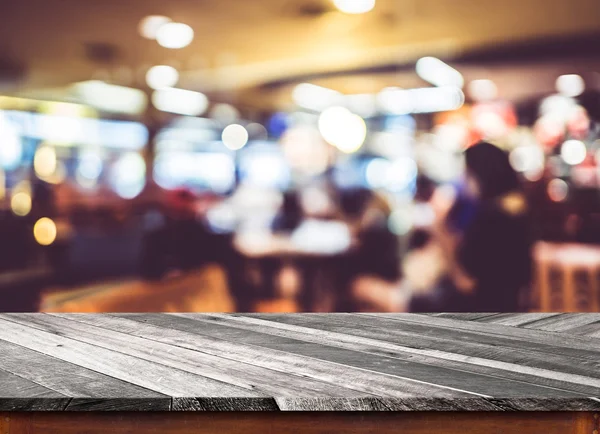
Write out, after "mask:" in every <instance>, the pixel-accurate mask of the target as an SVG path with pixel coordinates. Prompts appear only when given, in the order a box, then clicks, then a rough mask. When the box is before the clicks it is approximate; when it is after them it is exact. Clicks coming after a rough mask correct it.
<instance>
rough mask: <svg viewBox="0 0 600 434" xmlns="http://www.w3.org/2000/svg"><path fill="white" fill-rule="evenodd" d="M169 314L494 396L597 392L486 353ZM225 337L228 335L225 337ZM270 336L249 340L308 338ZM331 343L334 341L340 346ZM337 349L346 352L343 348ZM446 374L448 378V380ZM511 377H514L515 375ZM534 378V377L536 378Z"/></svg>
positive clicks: (267, 342) (265, 343)
mask: <svg viewBox="0 0 600 434" xmlns="http://www.w3.org/2000/svg"><path fill="white" fill-rule="evenodd" d="M172 315H176V316H181V317H185V318H190V319H196V320H198V321H210V320H209V317H210V316H214V317H215V318H216V320H217V321H218V322H217V324H221V325H228V326H231V327H234V328H240V329H241V332H240V335H241V336H244V335H246V334H247V332H248V331H259V332H260V333H267V334H271V335H274V336H280V337H284V338H293V339H297V340H299V341H306V342H313V343H319V344H321V345H327V346H329V347H330V348H329V349H328V350H327V352H323V351H321V353H320V354H319V353H315V354H313V357H318V358H321V359H323V360H330V361H331V360H332V357H333V358H335V357H336V356H337V355H338V354H340V351H339V350H340V349H344V350H346V349H347V350H352V351H353V352H356V353H357V354H362V358H360V356H359V361H355V363H357V365H360V362H361V361H362V362H363V363H364V361H365V360H369V359H370V357H368V356H365V355H364V353H367V354H374V355H379V356H383V355H385V356H383V357H384V362H383V363H380V364H379V366H377V367H374V368H373V370H378V371H379V372H382V371H384V370H385V369H386V368H387V367H388V366H394V367H395V368H396V369H398V367H399V366H400V367H401V368H402V367H404V368H406V370H407V372H406V375H407V376H408V377H409V378H415V376H417V377H418V376H419V375H420V374H423V375H424V376H427V378H429V380H428V382H431V383H435V384H444V385H446V386H448V387H452V386H450V385H449V384H456V383H454V382H453V381H454V380H456V378H460V379H461V381H462V382H461V383H460V385H461V387H460V388H458V389H459V390H468V391H470V392H473V393H477V394H481V395H489V396H492V395H494V394H496V396H528V395H531V394H532V393H533V394H534V395H535V394H536V393H538V394H539V395H540V396H549V397H551V396H556V395H557V394H559V395H560V394H562V396H569V395H573V396H575V395H577V394H579V393H586V394H588V393H592V392H596V393H597V392H599V388H598V387H592V386H590V385H588V384H587V382H588V381H590V379H589V378H588V377H577V376H573V377H574V378H573V379H575V380H578V382H575V383H574V384H572V382H571V381H565V380H564V378H562V376H563V374H561V373H557V372H542V373H543V374H546V375H547V376H548V377H550V378H542V379H540V378H539V375H531V374H529V375H528V373H527V372H522V371H523V370H525V371H526V369H524V368H523V367H521V366H520V365H515V366H513V365H509V364H507V365H508V367H510V368H512V369H514V371H513V372H505V371H500V370H498V367H497V366H491V365H490V362H489V361H488V360H487V359H484V360H483V361H482V362H483V364H482V365H480V366H476V367H472V366H470V365H469V364H466V363H465V362H467V363H470V359H471V358H470V357H464V356H458V357H456V359H454V360H453V359H452V357H453V356H454V355H453V354H446V353H444V352H441V351H437V350H421V349H416V348H409V347H405V346H398V345H394V344H392V343H387V342H381V341H378V340H375V339H365V338H361V337H358V336H356V335H347V334H343V333H332V332H328V331H325V330H318V329H310V328H307V327H299V326H293V325H287V324H282V323H275V322H271V321H265V320H262V319H259V318H256V317H254V318H248V317H243V316H229V315H218V314H215V315H210V316H206V315H195V314H172ZM225 323H226V324H225ZM219 330H221V329H219ZM222 330H223V332H219V333H220V334H221V335H223V334H225V333H229V332H227V331H225V328H224V327H223V328H222ZM226 339H231V338H230V337H227V338H226ZM272 340H273V338H269V339H264V338H263V340H262V342H253V344H256V345H261V346H265V347H267V348H273V349H282V348H285V351H290V352H295V353H297V354H305V352H304V351H302V349H303V348H306V346H307V344H302V345H299V344H295V345H286V346H283V345H281V344H276V343H275V344H274V343H273V342H272ZM334 347H337V348H338V349H336V348H334ZM341 353H342V354H345V353H344V352H341ZM338 357H339V356H338ZM397 359H400V360H401V361H398V360H397ZM375 360H377V359H375ZM416 362H418V363H416ZM338 363H340V364H348V360H343V361H342V360H338ZM505 367H506V366H505ZM492 368H493V369H492ZM534 371H535V373H536V374H539V373H540V370H539V369H534ZM448 377H449V378H450V380H448V381H446V380H447V378H448ZM418 378H420V377H418ZM513 379H514V380H516V381H513ZM523 379H527V380H530V381H532V382H531V383H528V382H527V381H523ZM533 381H535V383H534V382H533ZM599 384H600V383H599ZM557 386H562V387H557ZM534 390H535V392H534ZM536 396H537V395H536Z"/></svg>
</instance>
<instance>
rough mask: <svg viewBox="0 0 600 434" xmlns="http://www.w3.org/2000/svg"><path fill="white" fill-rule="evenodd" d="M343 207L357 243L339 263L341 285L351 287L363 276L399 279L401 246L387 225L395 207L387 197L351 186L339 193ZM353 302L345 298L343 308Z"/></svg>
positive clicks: (349, 306) (343, 213)
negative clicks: (392, 206) (392, 207)
mask: <svg viewBox="0 0 600 434" xmlns="http://www.w3.org/2000/svg"><path fill="white" fill-rule="evenodd" d="M340 208H341V213H342V215H343V216H344V220H345V221H346V222H347V223H348V225H349V227H350V231H351V233H352V237H353V239H354V240H355V242H354V244H355V245H356V248H355V249H353V250H352V251H351V252H350V253H349V254H348V255H347V257H346V258H344V259H343V260H342V261H341V263H340V269H341V270H340V274H341V279H342V282H341V284H340V286H341V287H343V288H349V287H351V286H352V282H353V281H356V280H357V279H359V278H360V276H369V278H370V279H375V280H378V281H383V282H389V281H395V280H397V279H399V278H400V257H399V251H400V248H399V242H398V238H397V237H396V235H395V234H393V233H392V232H391V231H390V230H389V227H388V221H389V217H390V214H391V212H392V209H391V206H390V204H389V203H388V201H387V199H386V198H385V197H384V196H382V195H380V194H377V193H375V192H373V191H371V190H368V189H366V188H357V189H349V190H345V191H342V192H341V193H340ZM352 305H353V303H352V302H350V301H349V300H343V301H342V302H341V304H340V309H341V310H349V308H351V307H352Z"/></svg>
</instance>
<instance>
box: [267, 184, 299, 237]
mask: <svg viewBox="0 0 600 434" xmlns="http://www.w3.org/2000/svg"><path fill="white" fill-rule="evenodd" d="M302 219H303V211H302V206H301V204H300V197H299V195H298V193H297V192H296V191H287V192H285V193H284V194H283V204H282V206H281V209H280V210H279V212H278V213H277V215H276V216H275V218H274V220H273V225H272V226H273V231H274V232H292V231H294V229H296V228H297V227H298V226H299V225H300V223H301V222H302Z"/></svg>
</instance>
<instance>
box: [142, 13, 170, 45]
mask: <svg viewBox="0 0 600 434" xmlns="http://www.w3.org/2000/svg"><path fill="white" fill-rule="evenodd" d="M170 22H171V19H170V18H169V17H165V16H162V15H150V16H147V17H146V18H144V19H143V20H142V21H140V24H139V26H138V30H139V32H140V35H142V36H143V37H144V38H146V39H156V35H157V34H158V30H159V29H160V28H161V27H162V26H164V25H165V24H167V23H170Z"/></svg>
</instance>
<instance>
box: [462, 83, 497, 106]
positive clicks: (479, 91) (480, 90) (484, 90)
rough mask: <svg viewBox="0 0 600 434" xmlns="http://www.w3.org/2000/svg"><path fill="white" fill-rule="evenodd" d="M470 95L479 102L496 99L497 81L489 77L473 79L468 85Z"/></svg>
mask: <svg viewBox="0 0 600 434" xmlns="http://www.w3.org/2000/svg"><path fill="white" fill-rule="evenodd" d="M468 91H469V95H470V96H471V98H473V100H474V101H477V102H486V101H491V100H493V99H496V97H497V96H498V87H497V86H496V83H494V82H493V81H492V80H488V79H479V80H473V81H471V82H470V83H469V86H468Z"/></svg>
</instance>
